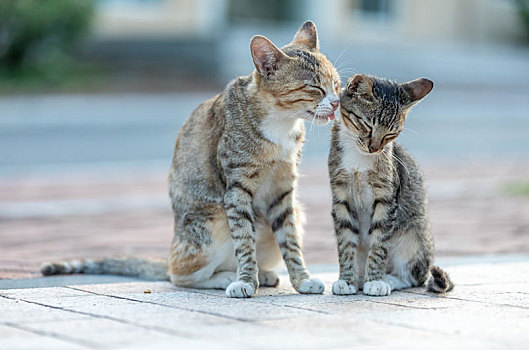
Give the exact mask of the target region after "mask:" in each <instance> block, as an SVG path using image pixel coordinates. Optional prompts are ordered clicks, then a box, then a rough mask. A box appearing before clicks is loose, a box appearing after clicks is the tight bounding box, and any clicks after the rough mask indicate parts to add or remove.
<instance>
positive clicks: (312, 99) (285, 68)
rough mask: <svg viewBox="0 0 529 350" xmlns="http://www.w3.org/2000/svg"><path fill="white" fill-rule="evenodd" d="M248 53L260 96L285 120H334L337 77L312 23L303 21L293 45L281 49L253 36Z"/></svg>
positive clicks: (266, 40)
mask: <svg viewBox="0 0 529 350" xmlns="http://www.w3.org/2000/svg"><path fill="white" fill-rule="evenodd" d="M250 50H251V53H252V59H253V62H254V64H255V69H256V70H255V72H254V78H255V81H256V83H257V86H258V89H259V94H260V96H261V97H262V98H263V99H265V101H266V102H267V103H269V104H270V105H271V106H273V108H274V109H275V110H276V111H278V112H281V113H280V114H281V115H284V116H285V118H291V117H292V118H304V119H307V120H309V121H312V122H316V123H320V124H324V123H327V122H328V121H329V120H332V119H334V111H335V110H336V109H337V108H338V104H339V101H340V99H339V96H338V93H339V89H340V78H339V76H338V72H337V71H336V69H335V68H334V66H333V65H332V63H331V62H330V61H329V60H328V59H327V57H325V55H323V54H322V53H320V51H319V43H318V34H317V31H316V26H315V25H314V23H312V22H311V21H308V22H305V23H304V24H303V25H302V26H301V27H300V28H299V30H298V32H297V33H296V35H295V36H294V39H293V40H292V42H291V43H290V44H288V45H286V46H284V47H282V48H281V49H279V48H277V47H276V46H275V45H274V44H272V42H271V41H270V40H268V39H267V38H265V37H264V36H260V35H258V36H254V37H253V38H252V41H251V43H250ZM283 112H284V113H283Z"/></svg>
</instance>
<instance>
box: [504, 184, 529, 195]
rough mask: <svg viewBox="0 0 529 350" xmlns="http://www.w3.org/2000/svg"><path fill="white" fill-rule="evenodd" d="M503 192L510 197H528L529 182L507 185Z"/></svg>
mask: <svg viewBox="0 0 529 350" xmlns="http://www.w3.org/2000/svg"><path fill="white" fill-rule="evenodd" d="M505 192H506V193H507V194H509V195H511V196H529V181H522V182H514V183H509V184H507V185H506V186H505Z"/></svg>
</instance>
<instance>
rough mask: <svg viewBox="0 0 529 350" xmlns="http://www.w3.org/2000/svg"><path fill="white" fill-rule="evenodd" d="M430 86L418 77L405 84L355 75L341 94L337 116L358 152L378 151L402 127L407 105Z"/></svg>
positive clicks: (391, 139) (428, 82)
mask: <svg viewBox="0 0 529 350" xmlns="http://www.w3.org/2000/svg"><path fill="white" fill-rule="evenodd" d="M432 88H433V82H432V81H430V80H428V79H425V78H420V79H416V80H413V81H410V82H407V83H404V84H398V83H395V82H392V81H389V80H386V79H380V78H375V77H368V76H365V75H362V74H357V75H355V76H354V77H352V78H351V79H349V81H348V82H347V86H346V87H345V88H344V89H343V90H342V92H341V94H340V117H341V120H342V123H343V124H344V126H345V127H346V129H347V131H348V132H349V133H350V134H351V135H353V138H354V140H355V142H356V146H357V147H358V150H359V151H360V152H361V153H365V154H380V153H382V152H383V151H384V147H385V146H386V145H387V144H388V143H390V142H392V141H393V140H395V139H396V138H397V136H398V135H399V134H400V132H401V131H402V129H403V127H404V119H405V118H406V115H407V114H408V112H409V110H410V108H411V107H412V106H413V105H414V104H416V103H417V102H419V101H420V100H421V99H422V98H424V97H425V96H426V95H427V94H428V93H429V92H430V91H431V90H432Z"/></svg>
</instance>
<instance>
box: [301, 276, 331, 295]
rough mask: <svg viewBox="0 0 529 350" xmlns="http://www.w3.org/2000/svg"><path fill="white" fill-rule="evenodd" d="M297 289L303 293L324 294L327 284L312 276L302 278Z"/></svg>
mask: <svg viewBox="0 0 529 350" xmlns="http://www.w3.org/2000/svg"><path fill="white" fill-rule="evenodd" d="M296 290H297V291H298V292H300V293H302V294H322V293H323V291H324V290H325V286H324V285H323V282H322V281H320V280H319V279H317V278H311V279H306V280H302V281H301V282H300V283H299V285H298V287H297V288H296Z"/></svg>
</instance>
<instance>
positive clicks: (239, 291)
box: [226, 281, 257, 298]
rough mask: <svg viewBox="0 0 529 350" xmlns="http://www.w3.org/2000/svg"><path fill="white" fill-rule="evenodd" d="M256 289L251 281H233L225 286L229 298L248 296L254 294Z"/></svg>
mask: <svg viewBox="0 0 529 350" xmlns="http://www.w3.org/2000/svg"><path fill="white" fill-rule="evenodd" d="M256 289H257V288H256V287H255V286H254V285H253V284H252V283H246V282H242V281H235V282H232V283H230V285H229V286H228V288H226V295H227V296H228V297H230V298H250V297H252V296H254V294H255V291H256Z"/></svg>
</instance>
